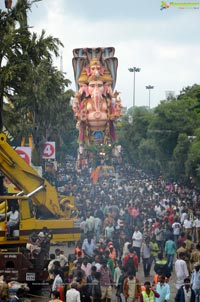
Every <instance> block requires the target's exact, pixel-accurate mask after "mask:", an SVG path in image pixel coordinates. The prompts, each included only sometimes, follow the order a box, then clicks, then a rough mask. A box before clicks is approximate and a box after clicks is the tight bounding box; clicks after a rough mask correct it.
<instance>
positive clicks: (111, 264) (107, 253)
mask: <svg viewBox="0 0 200 302" xmlns="http://www.w3.org/2000/svg"><path fill="white" fill-rule="evenodd" d="M109 255H110V253H109V251H107V250H105V252H104V259H105V260H106V262H107V265H108V267H109V269H110V271H111V274H112V278H113V277H114V271H115V266H114V262H113V260H112V259H111V258H110V257H109ZM100 271H101V269H100Z"/></svg>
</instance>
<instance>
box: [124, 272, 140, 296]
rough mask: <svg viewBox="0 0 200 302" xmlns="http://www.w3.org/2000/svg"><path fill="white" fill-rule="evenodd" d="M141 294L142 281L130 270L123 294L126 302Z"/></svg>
mask: <svg viewBox="0 0 200 302" xmlns="http://www.w3.org/2000/svg"><path fill="white" fill-rule="evenodd" d="M140 294H141V286H140V281H139V279H138V278H136V276H135V275H134V274H133V272H132V271H129V272H128V277H127V278H126V279H125V280H124V285H123V295H124V297H125V301H126V302H132V301H135V300H136V299H138V298H139V296H140Z"/></svg>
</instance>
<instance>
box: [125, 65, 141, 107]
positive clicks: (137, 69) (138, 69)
mask: <svg viewBox="0 0 200 302" xmlns="http://www.w3.org/2000/svg"><path fill="white" fill-rule="evenodd" d="M128 70H129V71H130V72H133V107H135V73H136V72H140V68H138V67H131V68H128Z"/></svg>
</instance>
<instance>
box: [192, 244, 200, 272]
mask: <svg viewBox="0 0 200 302" xmlns="http://www.w3.org/2000/svg"><path fill="white" fill-rule="evenodd" d="M196 262H200V244H199V243H198V244H197V245H196V249H194V250H193V251H192V253H191V255H190V264H191V270H193V268H194V263H196Z"/></svg>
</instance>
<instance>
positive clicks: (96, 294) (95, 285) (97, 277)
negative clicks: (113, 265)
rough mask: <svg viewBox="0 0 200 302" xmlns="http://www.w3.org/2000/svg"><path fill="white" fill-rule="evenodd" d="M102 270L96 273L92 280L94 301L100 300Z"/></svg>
mask: <svg viewBox="0 0 200 302" xmlns="http://www.w3.org/2000/svg"><path fill="white" fill-rule="evenodd" d="M100 277H101V274H100V272H95V273H94V279H93V280H92V284H91V296H90V298H91V301H92V302H100V301H101V297H102V293H101V285H100Z"/></svg>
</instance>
